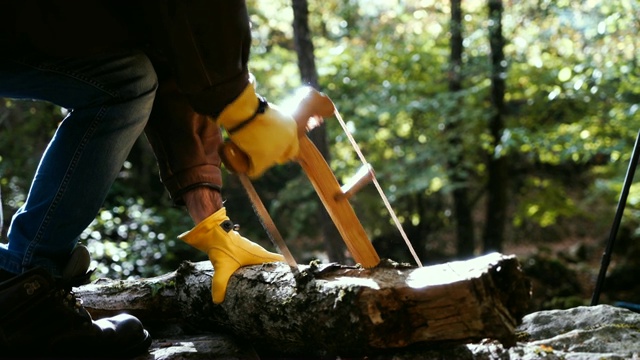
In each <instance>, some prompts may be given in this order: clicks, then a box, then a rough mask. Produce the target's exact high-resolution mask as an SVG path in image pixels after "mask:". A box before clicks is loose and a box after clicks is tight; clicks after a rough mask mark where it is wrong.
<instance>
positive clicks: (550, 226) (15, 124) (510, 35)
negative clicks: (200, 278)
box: [0, 0, 640, 309]
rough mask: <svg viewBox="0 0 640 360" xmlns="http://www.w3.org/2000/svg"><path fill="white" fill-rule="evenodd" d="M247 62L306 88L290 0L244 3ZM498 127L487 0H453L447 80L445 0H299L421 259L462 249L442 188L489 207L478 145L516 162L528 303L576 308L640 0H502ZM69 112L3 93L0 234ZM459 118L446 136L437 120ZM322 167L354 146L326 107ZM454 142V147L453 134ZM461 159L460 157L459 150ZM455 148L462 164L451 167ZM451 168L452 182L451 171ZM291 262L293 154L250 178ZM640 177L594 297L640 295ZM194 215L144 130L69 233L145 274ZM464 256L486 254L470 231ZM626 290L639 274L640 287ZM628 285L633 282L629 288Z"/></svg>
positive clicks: (274, 83) (324, 70)
mask: <svg viewBox="0 0 640 360" xmlns="http://www.w3.org/2000/svg"><path fill="white" fill-rule="evenodd" d="M248 4H249V6H250V12H251V21H252V25H253V28H252V29H253V30H252V31H253V49H252V57H251V61H250V65H251V69H252V72H253V73H254V74H255V76H256V78H257V80H258V84H259V92H260V93H261V94H263V95H265V96H266V97H267V98H268V99H269V100H270V101H272V102H276V103H278V102H279V101H280V100H282V99H285V98H286V97H288V96H289V95H290V94H291V93H292V92H293V91H294V90H295V89H296V88H297V87H299V86H300V85H301V82H300V75H299V73H298V68H297V57H296V52H295V48H294V43H293V30H292V26H291V23H292V20H293V13H292V11H291V5H290V3H289V2H287V1H281V0H268V1H267V0H263V1H255V0H254V1H248ZM504 7H505V10H504V15H503V19H502V26H503V33H504V36H505V37H506V40H507V43H506V46H505V48H504V52H505V64H504V66H505V69H506V71H505V73H504V74H503V76H504V79H505V81H506V94H505V105H506V107H505V108H506V109H505V114H504V116H505V121H506V130H505V131H504V133H503V134H502V138H501V139H500V140H501V142H500V146H499V147H498V148H493V147H492V146H491V141H492V138H491V136H490V134H489V130H488V126H487V124H488V121H489V118H490V117H491V115H492V111H493V110H492V108H491V106H490V94H489V92H490V87H491V82H490V69H489V66H490V61H489V56H490V46H489V40H488V39H489V35H488V31H489V30H488V29H489V26H490V25H491V21H492V20H490V19H489V16H488V12H487V3H486V2H484V1H468V2H464V3H463V12H464V17H463V29H462V31H463V37H464V42H463V45H464V53H463V67H462V79H463V90H462V91H459V92H456V93H453V92H451V91H449V89H448V81H449V79H448V69H449V66H450V63H449V61H450V60H449V52H450V48H449V46H450V44H449V42H450V33H449V22H450V17H451V14H450V12H451V8H450V4H449V3H448V2H441V1H435V0H406V1H399V0H396V1H393V0H384V1H382V0H375V1H373V0H370V1H364V0H349V1H336V0H326V1H310V2H309V8H310V17H309V25H310V28H311V31H312V34H313V42H314V45H315V58H316V59H315V61H316V66H317V68H318V75H319V82H320V87H321V89H322V91H323V92H325V93H326V94H327V95H328V96H329V97H330V98H331V99H332V100H333V102H334V103H335V104H336V107H337V108H338V110H339V111H340V113H341V114H342V116H343V118H344V119H345V120H346V121H347V124H348V126H349V129H350V131H351V132H352V134H353V136H354V137H355V138H356V139H357V142H358V144H359V146H360V147H361V149H362V151H363V153H364V154H365V156H366V157H367V159H368V161H369V162H370V163H371V164H372V165H373V167H374V169H375V171H376V174H377V178H378V180H379V181H380V184H381V185H382V187H383V189H384V191H385V193H386V195H387V196H388V197H389V199H390V201H391V202H392V205H393V208H394V210H395V212H396V213H397V215H398V217H399V218H400V220H401V221H402V223H403V227H404V228H405V231H406V232H407V234H408V235H409V238H410V239H411V241H412V243H413V244H414V246H415V248H416V251H417V252H418V254H419V256H420V258H421V259H422V260H423V261H424V262H425V263H426V264H430V263H438V262H443V261H449V260H452V259H456V258H459V257H458V253H457V249H456V239H455V229H456V226H457V224H456V221H455V219H454V216H453V213H452V198H451V193H452V191H453V190H454V189H456V188H457V187H461V186H464V187H465V188H467V189H469V192H470V194H471V199H472V201H471V203H470V207H471V210H472V214H473V228H474V229H475V231H477V232H480V231H481V229H482V227H483V224H484V221H485V217H486V214H485V205H484V202H485V201H486V183H487V181H488V179H487V167H486V166H487V165H486V164H487V159H488V158H489V157H491V156H501V157H506V158H507V159H509V170H508V178H509V185H508V190H507V193H508V209H507V213H508V219H509V223H508V226H507V229H506V237H505V241H504V244H503V247H504V252H505V253H516V254H518V255H519V256H520V257H521V261H522V264H523V267H524V268H525V271H527V272H528V273H529V274H530V275H531V276H532V278H534V280H535V281H534V294H539V295H537V296H538V298H536V300H535V301H536V302H535V303H534V305H533V309H538V308H551V307H566V306H572V305H576V304H583V303H585V302H586V301H587V299H588V297H589V294H590V292H591V291H592V290H593V282H594V281H595V275H596V274H597V270H598V265H599V261H600V257H601V254H602V249H603V248H604V246H605V242H606V239H607V237H608V235H609V230H610V227H611V222H612V220H613V216H614V212H615V207H616V203H617V200H618V196H619V193H620V190H621V187H622V181H623V179H624V176H625V173H626V169H627V167H628V165H629V160H630V156H631V150H632V148H633V145H634V141H635V138H636V136H637V133H638V129H640V81H639V77H640V70H639V69H638V55H639V54H640V50H639V49H640V39H639V38H638V36H637V34H638V31H639V30H640V17H639V16H638V14H640V5H639V4H638V3H637V2H636V1H634V0H606V1H605V0H587V1H581V2H576V1H568V0H565V1H550V0H536V1H531V0H525V1H505V2H504ZM64 113H65V110H64V109H60V108H58V107H56V106H54V105H51V104H47V103H41V102H32V101H14V100H10V99H0V129H1V131H2V136H1V137H0V176H1V177H0V186H1V190H2V205H3V214H4V225H5V226H4V231H3V234H2V235H3V240H4V241H6V228H7V226H8V225H9V223H10V218H11V216H12V214H13V213H14V212H15V211H16V210H17V208H18V207H19V206H20V205H21V204H22V203H23V201H24V200H25V197H26V193H27V191H28V187H29V184H30V181H31V178H32V176H33V172H34V169H35V167H36V166H37V163H38V160H39V156H40V155H41V154H42V152H43V150H44V148H45V146H46V144H47V141H48V140H49V139H50V137H51V135H52V134H53V132H54V131H55V128H56V125H57V123H58V122H59V121H61V120H62V119H63V117H64ZM452 124H454V125H455V129H456V130H455V134H451V132H448V131H446V129H448V128H450V127H451V125H452ZM326 129H327V133H328V142H329V147H330V163H331V166H332V168H333V169H334V171H335V173H336V176H337V177H338V178H339V179H340V180H342V181H345V180H346V179H348V178H349V177H350V176H351V175H352V174H353V173H355V171H356V170H357V168H358V167H359V166H360V164H359V159H358V157H357V156H356V154H355V152H354V151H353V149H352V148H351V145H350V143H349V141H348V140H347V138H346V136H345V135H344V133H343V131H342V129H341V127H340V126H339V125H338V123H337V122H336V121H335V119H327V120H326ZM452 136H455V137H456V138H457V139H460V142H459V146H451V137H452ZM461 155H463V156H461ZM452 158H456V159H458V158H461V159H463V161H464V162H463V163H462V164H459V165H460V166H458V167H455V168H451V167H449V166H447V164H448V160H449V159H452ZM452 179H455V180H456V181H452ZM256 187H257V188H258V189H259V191H260V194H261V197H262V198H263V201H265V203H267V205H268V207H269V208H270V212H271V214H272V216H273V217H274V218H275V220H276V223H277V224H278V227H279V230H280V231H281V232H282V233H283V235H284V237H285V238H286V240H287V243H288V244H289V246H290V247H291V250H292V252H293V253H294V255H295V256H296V259H299V261H300V262H304V261H308V260H310V259H313V258H320V259H323V260H325V261H328V259H327V255H326V249H325V245H324V241H323V239H322V236H321V232H320V225H319V218H318V216H317V211H318V207H319V206H320V205H319V204H318V202H317V200H316V195H315V193H314V191H313V189H312V188H311V186H310V185H309V183H308V181H307V180H306V178H305V177H304V175H303V174H302V173H301V171H300V169H299V168H298V167H297V165H295V164H287V165H284V166H279V167H277V168H274V169H272V170H271V171H269V172H268V173H267V174H266V175H265V176H264V177H263V178H261V179H260V180H259V181H257V182H256ZM224 196H225V198H226V199H227V202H226V206H227V208H228V209H229V214H230V215H231V217H232V219H233V220H234V221H235V222H238V223H240V224H241V225H242V232H243V234H244V235H245V236H247V237H249V238H251V239H253V240H254V241H256V242H258V243H260V244H262V245H264V246H265V247H268V248H273V247H272V245H271V244H270V243H269V241H268V239H267V237H266V235H265V234H264V231H263V230H262V228H261V226H260V224H259V222H258V220H257V219H256V217H255V215H254V214H253V211H252V209H251V206H250V204H249V201H248V199H247V197H246V196H245V195H244V193H243V190H242V189H241V188H240V186H239V184H238V182H237V181H236V180H235V179H234V177H233V176H232V175H229V174H226V175H225V192H224ZM351 202H352V204H353V206H354V208H355V209H356V211H357V213H358V215H359V217H360V219H361V222H362V223H363V225H364V227H365V229H366V230H367V232H368V233H369V234H370V238H371V239H372V240H373V241H374V244H375V245H376V247H377V248H378V249H379V252H380V253H381V256H383V257H388V258H392V259H394V260H398V261H406V262H412V259H411V257H410V256H409V253H408V251H407V250H406V248H405V247H404V243H403V241H402V240H401V239H400V236H399V234H398V232H397V229H395V227H394V225H393V223H392V221H391V219H390V216H389V214H388V212H387V210H386V209H385V207H384V206H383V205H382V202H381V201H380V199H379V198H378V195H377V192H376V191H375V189H374V188H373V187H367V188H365V189H364V190H363V191H361V192H360V193H358V194H357V195H356V196H355V198H353V199H352V201H351ZM639 202H640V190H639V188H638V187H637V186H636V185H634V186H633V187H632V189H631V193H630V197H629V201H628V205H627V208H626V211H625V216H624V218H623V225H622V228H621V230H620V233H619V236H618V240H617V243H616V248H615V254H614V255H613V262H612V264H611V267H610V269H611V270H610V273H609V278H608V280H607V286H608V287H607V293H606V294H605V297H604V301H608V302H613V301H616V300H624V301H630V302H640V298H638V296H640V295H638V294H640V292H639V291H636V290H633V289H634V284H635V283H636V282H635V281H634V280H633V273H634V272H635V271H638V270H639V268H640V265H639V264H638V261H637V260H636V259H638V258H639V257H638V252H639V250H640V246H639V244H640V238H639V233H640V212H639V211H640V206H639ZM192 226H193V223H192V222H191V220H190V219H189V217H188V215H187V213H186V211H185V210H184V209H182V208H176V207H173V206H172V205H171V203H170V201H169V199H168V196H167V193H166V192H165V190H164V189H163V187H162V185H161V184H160V183H159V181H158V176H157V168H156V167H155V159H154V157H153V153H152V152H151V150H150V148H149V146H148V144H147V143H146V140H145V139H144V137H142V138H141V139H140V140H139V141H138V143H137V144H136V146H135V148H134V149H133V151H132V153H131V155H130V157H129V160H128V161H127V163H126V164H125V165H124V167H123V169H122V171H121V174H120V176H119V179H118V180H117V181H116V183H115V184H114V186H113V188H112V190H111V193H110V195H109V197H108V199H107V200H106V202H105V204H104V207H103V209H102V210H101V212H100V213H99V214H97V216H96V218H95V220H94V222H93V223H92V224H91V226H90V227H88V228H87V229H86V230H85V232H84V233H83V234H82V235H81V236H80V240H81V241H82V242H83V243H85V244H87V245H88V246H89V248H90V250H91V251H92V254H93V257H94V260H93V265H94V266H96V267H97V269H98V276H105V277H112V278H129V277H140V276H142V277H148V276H155V275H159V274H162V273H165V272H168V271H172V270H174V269H175V268H176V267H177V265H178V264H179V263H180V262H181V261H183V260H192V261H196V260H204V259H206V258H205V257H204V255H203V254H200V253H198V252H197V251H195V250H193V249H191V248H190V247H189V246H187V245H185V244H183V243H182V242H180V241H179V240H178V239H177V236H178V235H179V234H180V233H182V232H184V231H186V230H189V229H190V228H191V227H192ZM474 247H475V254H476V255H479V254H481V253H483V252H484V248H483V244H481V243H480V242H479V241H477V243H476V244H474ZM635 286H637V285H635ZM636 289H637V288H636Z"/></svg>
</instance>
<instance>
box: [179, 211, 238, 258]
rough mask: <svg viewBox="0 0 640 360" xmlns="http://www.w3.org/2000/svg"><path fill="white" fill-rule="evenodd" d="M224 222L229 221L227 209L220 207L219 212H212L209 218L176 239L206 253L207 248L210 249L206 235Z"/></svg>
mask: <svg viewBox="0 0 640 360" xmlns="http://www.w3.org/2000/svg"><path fill="white" fill-rule="evenodd" d="M226 220H229V218H228V217H227V209H226V208H225V207H222V208H220V210H218V211H216V212H214V213H213V214H211V215H210V216H209V217H207V218H206V219H204V220H202V221H201V222H200V223H199V224H197V225H196V226H194V227H193V229H191V230H189V231H187V232H184V233H182V234H180V235H179V236H178V239H180V240H182V241H184V242H185V243H187V244H189V245H191V246H193V247H194V248H196V249H198V250H200V251H203V252H207V250H208V248H209V247H210V239H209V236H207V234H210V233H211V231H212V230H214V229H215V228H216V227H217V226H221V227H222V226H223V223H225V221H226ZM229 222H230V221H229ZM223 229H224V227H223ZM225 231H226V230H225Z"/></svg>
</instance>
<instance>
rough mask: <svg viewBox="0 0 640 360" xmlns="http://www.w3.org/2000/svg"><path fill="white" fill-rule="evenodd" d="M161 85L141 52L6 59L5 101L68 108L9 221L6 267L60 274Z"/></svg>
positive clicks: (1, 67)
mask: <svg viewBox="0 0 640 360" xmlns="http://www.w3.org/2000/svg"><path fill="white" fill-rule="evenodd" d="M156 86H157V83H156V78H155V73H154V71H153V68H152V66H151V64H150V63H149V61H148V60H147V58H146V57H145V56H144V55H142V54H140V53H135V54H115V55H109V56H102V57H93V58H89V59H74V60H58V61H41V62H15V61H8V60H1V61H0V96H2V97H12V98H26V99H39V100H46V101H50V102H52V103H55V104H57V105H60V106H62V107H65V108H67V109H69V111H70V112H69V115H68V116H67V117H66V118H65V119H64V120H63V121H62V122H61V123H60V125H59V127H58V129H57V131H56V133H55V135H54V137H53V139H52V140H51V142H50V143H49V145H48V147H47V149H46V151H45V153H44V154H43V156H42V159H41V162H40V164H39V166H38V169H37V171H36V174H35V177H34V179H33V183H32V185H31V188H30V190H29V194H28V197H27V200H26V202H25V204H24V205H23V206H22V207H21V208H20V209H19V210H18V212H17V213H16V214H15V216H14V218H13V220H12V222H11V226H10V228H9V231H8V238H9V244H8V246H7V247H1V248H0V268H2V269H4V270H7V271H9V272H13V273H22V272H24V271H25V270H28V269H30V268H33V267H35V266H41V267H44V268H45V269H47V270H48V271H49V272H50V273H52V274H53V275H54V276H59V275H60V271H61V268H62V266H63V265H64V263H65V261H66V259H67V257H68V255H69V254H70V252H71V250H72V249H73V248H74V246H75V244H76V242H77V237H78V236H79V235H80V233H81V232H82V231H83V230H84V229H85V228H86V227H87V226H88V225H89V224H90V223H91V221H92V220H93V219H94V218H95V215H96V214H97V212H98V210H99V208H100V206H101V205H102V202H103V201H104V198H105V196H106V194H107V193H108V191H109V188H110V187H111V184H112V183H113V181H114V179H115V178H116V176H117V174H118V172H119V171H120V170H121V167H122V164H123V163H124V161H125V160H126V157H127V155H128V154H129V151H130V149H131V147H132V145H133V143H134V142H135V140H136V139H137V138H138V136H139V135H140V134H141V132H142V131H143V129H144V125H145V123H146V121H147V119H148V116H149V113H150V111H151V107H152V104H153V99H154V93H155V89H156Z"/></svg>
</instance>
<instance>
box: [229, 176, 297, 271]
mask: <svg viewBox="0 0 640 360" xmlns="http://www.w3.org/2000/svg"><path fill="white" fill-rule="evenodd" d="M237 175H238V178H239V179H240V183H241V184H242V186H243V187H244V190H245V191H246V192H247V195H248V196H249V200H251V205H252V206H253V210H254V211H255V213H256V215H257V216H258V219H260V223H261V224H262V226H263V227H264V230H265V231H266V233H267V236H269V239H271V242H272V243H273V245H275V246H276V247H277V248H278V250H280V253H281V254H282V256H284V259H285V261H286V262H287V264H289V267H291V270H292V271H293V272H294V273H297V272H299V269H298V263H297V262H296V260H295V259H294V258H293V255H291V252H290V251H289V248H288V247H287V244H286V243H285V242H284V239H283V238H282V235H280V232H279V231H278V228H277V227H276V224H275V223H274V222H273V219H272V218H271V215H269V212H268V211H267V208H266V207H265V206H264V204H263V203H262V199H260V196H258V192H257V191H256V189H255V187H254V186H253V183H252V182H251V180H250V179H249V176H247V175H245V174H242V173H237Z"/></svg>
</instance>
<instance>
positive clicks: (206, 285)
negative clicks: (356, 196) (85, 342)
mask: <svg viewBox="0 0 640 360" xmlns="http://www.w3.org/2000/svg"><path fill="white" fill-rule="evenodd" d="M300 269H301V272H300V274H298V275H295V276H294V274H293V273H292V272H291V271H290V268H289V267H288V266H287V265H286V264H284V263H272V264H264V265H259V266H252V267H245V268H241V269H240V270H238V271H237V272H236V273H235V274H234V276H233V277H232V278H231V281H230V282H229V286H228V289H227V296H226V299H225V301H224V302H223V303H222V304H220V305H215V304H213V303H212V302H211V293H210V288H211V287H210V285H211V276H212V273H213V269H212V268H211V264H210V263H209V262H208V261H206V262H200V263H188V262H187V263H184V264H183V265H182V266H181V267H180V268H179V269H178V270H177V271H175V272H172V273H169V274H166V275H163V276H159V277H156V278H151V279H142V280H131V281H107V280H99V281H96V282H95V283H93V284H89V285H85V286H83V287H80V288H78V289H76V293H77V294H78V295H79V296H80V297H81V298H82V299H83V302H84V305H85V307H86V308H87V309H88V310H89V311H90V312H91V313H92V314H93V315H94V316H103V315H111V314H114V313H117V312H120V311H127V312H129V313H132V314H134V315H136V316H138V317H140V319H142V320H143V322H151V323H154V322H155V323H158V322H164V323H171V322H175V323H180V324H187V325H188V326H190V327H195V328H199V329H203V330H209V331H221V329H224V330H225V331H227V332H228V333H229V334H231V335H234V336H237V337H240V338H243V339H246V340H247V341H249V342H250V343H251V344H252V345H253V346H254V347H255V348H256V349H258V350H259V351H260V352H261V353H266V354H277V355H280V356H282V355H286V356H296V355H298V356H299V355H301V354H304V355H307V356H311V355H314V356H325V355H340V356H362V355H366V354H379V353H381V352H384V351H389V350H393V349H396V350H397V349H399V348H403V347H407V346H409V345H434V346H435V345H443V344H447V345H452V344H462V343H468V342H472V341H477V340H482V339H494V340H498V341H500V342H502V343H503V344H505V345H507V346H510V345H512V344H514V342H515V327H516V326H517V325H518V324H519V323H520V322H521V319H522V316H523V315H524V314H525V313H526V308H527V305H528V302H529V299H530V284H529V282H528V280H526V278H525V277H524V275H523V273H522V271H521V269H520V266H519V263H518V261H517V259H516V258H515V257H514V256H505V255H501V254H498V253H494V254H489V255H486V256H483V257H479V258H476V259H473V260H468V261H458V262H451V263H446V264H441V265H435V266H428V267H422V268H415V267H408V266H401V265H398V264H394V263H391V262H389V261H386V262H383V263H381V265H380V266H378V267H375V268H373V269H362V268H358V267H347V266H340V265H337V264H324V265H315V264H311V265H309V266H301V267H300Z"/></svg>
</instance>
